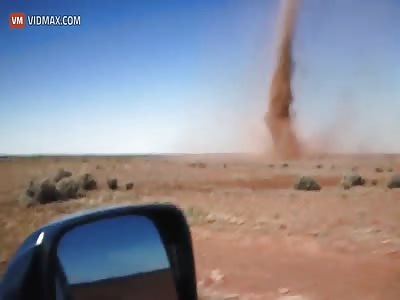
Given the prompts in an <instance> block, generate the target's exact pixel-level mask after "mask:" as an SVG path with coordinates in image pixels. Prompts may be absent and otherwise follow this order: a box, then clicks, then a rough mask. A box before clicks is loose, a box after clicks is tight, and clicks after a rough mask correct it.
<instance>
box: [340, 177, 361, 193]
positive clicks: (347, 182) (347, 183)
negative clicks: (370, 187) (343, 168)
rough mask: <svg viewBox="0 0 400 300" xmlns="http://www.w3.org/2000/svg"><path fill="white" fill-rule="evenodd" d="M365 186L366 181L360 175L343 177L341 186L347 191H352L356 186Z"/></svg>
mask: <svg viewBox="0 0 400 300" xmlns="http://www.w3.org/2000/svg"><path fill="white" fill-rule="evenodd" d="M364 184H365V179H364V178H363V177H361V176H360V175H357V174H354V175H346V176H343V178H342V182H341V185H342V187H343V188H344V189H345V190H348V189H351V188H352V187H354V186H362V185H364Z"/></svg>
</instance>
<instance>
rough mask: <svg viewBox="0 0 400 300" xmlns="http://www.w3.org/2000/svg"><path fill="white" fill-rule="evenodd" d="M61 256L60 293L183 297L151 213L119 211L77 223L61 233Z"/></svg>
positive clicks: (173, 299)
mask: <svg viewBox="0 0 400 300" xmlns="http://www.w3.org/2000/svg"><path fill="white" fill-rule="evenodd" d="M57 256H58V259H59V264H60V268H59V270H58V271H59V274H58V275H56V292H57V295H58V296H57V298H58V297H60V296H59V295H63V296H66V295H68V297H67V298H69V299H72V300H81V299H82V300H83V299H85V300H92V299H93V300H94V299H99V300H103V299H104V300H106V299H107V300H108V299H121V300H122V299H141V300H150V299H151V300H155V299H165V300H177V299H178V297H177V294H176V289H175V282H174V278H173V273H172V269H171V266H170V263H169V260H168V257H167V253H166V251H165V248H164V245H163V242H162V241H161V238H160V235H159V232H158V230H157V228H156V226H155V225H154V224H153V222H152V221H151V220H150V219H148V218H147V217H144V216H133V215H131V216H118V217H114V218H109V219H103V220H99V221H96V222H93V223H88V224H85V225H81V226H78V227H75V228H73V229H72V230H70V231H68V232H67V233H66V234H65V235H64V236H62V238H61V239H60V242H59V244H58V247H57ZM60 299H62V297H60Z"/></svg>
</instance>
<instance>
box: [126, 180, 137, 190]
mask: <svg viewBox="0 0 400 300" xmlns="http://www.w3.org/2000/svg"><path fill="white" fill-rule="evenodd" d="M134 186H135V184H134V183H133V182H128V183H127V184H125V188H126V190H127V191H129V190H131V189H133V187H134Z"/></svg>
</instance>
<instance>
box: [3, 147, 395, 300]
mask: <svg viewBox="0 0 400 300" xmlns="http://www.w3.org/2000/svg"><path fill="white" fill-rule="evenodd" d="M59 168H65V169H67V170H70V171H71V172H73V173H84V172H89V173H91V174H93V175H94V176H95V178H96V179H97V181H98V189H97V190H94V191H90V192H88V193H87V194H86V196H85V197H83V198H80V199H77V200H70V201H65V202H60V203H51V204H46V205H37V206H34V207H23V206H21V205H20V203H19V202H18V201H17V199H18V196H19V195H20V194H21V193H23V191H24V189H25V188H26V186H27V184H28V183H29V181H30V180H31V179H32V178H37V177H43V176H48V175H49V174H51V173H52V172H54V171H55V170H57V169H59ZM354 172H356V173H358V174H360V175H362V176H363V177H364V178H365V179H366V183H365V185H364V186H357V187H353V188H351V189H348V190H345V189H343V188H342V187H341V186H340V181H341V178H342V176H343V175H346V174H349V173H354ZM396 173H400V155H335V156H333V155H326V156H319V157H314V158H310V159H304V160H298V161H276V160H271V159H268V158H266V157H263V156H260V155H250V154H249V155H244V154H243V155H233V154H232V155H226V154H225V155H222V154H221V155H219V154H218V155H217V154H216V155H171V156H161V155H160V156H130V157H128V156H120V157H30V158H21V157H20V158H12V157H8V158H7V157H4V158H2V159H0V178H1V180H0V205H1V208H0V236H1V244H0V246H1V247H0V262H1V271H4V268H5V266H6V264H7V261H8V260H9V258H10V257H11V255H12V254H13V252H14V251H15V250H16V248H17V247H18V245H19V244H20V243H21V242H22V241H23V239H24V238H25V237H26V236H27V235H28V234H29V233H30V232H31V231H32V230H34V229H35V228H37V227H38V226H40V225H43V224H45V223H47V222H48V221H50V220H53V219H55V218H57V217H60V216H63V215H65V214H68V213H71V212H75V211H78V210H82V209H85V208H91V207H99V206H107V205H114V204H119V203H132V204H139V203H149V202H150V203H151V202H172V203H174V204H176V205H178V206H179V207H181V208H182V209H183V210H184V211H185V213H186V215H187V218H188V220H189V223H190V225H191V231H192V238H193V243H194V252H195V259H196V268H197V280H198V285H199V293H200V295H201V299H271V300H272V299H288V300H289V299H291V300H296V299H297V300H300V299H303V300H304V299H307V300H329V299H340V300H358V299H360V300H361V299H363V300H365V299H368V300H374V299H376V300H380V299H385V300H390V299H393V300H395V299H396V300H397V299H400V226H399V225H400V223H399V217H400V189H388V188H387V186H386V183H387V180H388V179H389V178H390V177H391V176H393V175H394V174H396ZM305 175H306V176H312V177H313V178H315V179H316V180H317V181H318V182H319V183H320V185H321V187H322V189H321V190H320V191H299V190H295V189H294V188H293V186H294V182H295V181H296V179H297V178H298V177H299V176H305ZM109 177H115V178H117V179H118V181H119V183H120V185H121V186H122V187H121V188H119V189H118V190H115V191H112V190H110V189H109V188H108V187H107V184H106V182H107V178H109ZM372 181H376V182H375V184H372V183H371V182H372ZM126 182H134V188H133V189H131V190H125V189H124V187H123V185H124V184H125V183H126Z"/></svg>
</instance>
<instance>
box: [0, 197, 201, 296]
mask: <svg viewBox="0 0 400 300" xmlns="http://www.w3.org/2000/svg"><path fill="white" fill-rule="evenodd" d="M123 216H143V217H146V218H148V219H149V220H151V221H152V223H153V224H154V226H155V227H156V229H157V231H158V233H159V236H160V238H161V241H162V243H163V245H164V248H165V251H166V254H167V257H168V260H169V263H170V266H171V270H172V274H173V278H174V282H175V287H176V294H177V298H178V299H179V300H196V299H197V288H196V275H195V274H196V273H195V263H194V257H193V248H192V240H191V234H190V230H189V226H188V224H187V222H186V218H185V216H184V214H183V213H182V211H181V210H180V209H178V208H177V207H176V206H174V205H172V204H151V205H142V206H117V207H111V208H106V209H104V208H103V209H96V210H89V211H84V212H81V213H78V214H73V215H70V216H67V217H66V218H63V219H60V220H57V221H55V222H52V223H50V224H48V225H46V226H44V227H42V228H40V229H38V230H36V231H35V232H34V233H32V234H31V235H30V236H29V237H28V238H27V239H26V240H25V241H24V243H23V244H22V245H21V247H20V248H19V250H18V251H17V253H16V254H15V256H14V257H13V259H12V260H11V261H10V263H9V265H8V268H7V270H6V273H5V275H4V278H3V283H2V289H3V298H1V299H7V300H8V299H13V300H18V299H43V300H53V299H56V289H55V286H56V284H55V275H54V274H55V273H56V272H57V270H58V268H59V260H58V257H57V246H58V244H59V242H60V240H61V239H62V237H63V236H64V235H65V234H66V233H68V232H70V231H71V230H73V229H75V228H78V227H79V226H83V225H87V224H90V223H94V222H97V221H101V220H105V219H110V218H116V217H123ZM77 255H79V245H77ZM154 288H155V289H157V287H156V286H154ZM131 296H132V297H134V293H133V294H132V295H131Z"/></svg>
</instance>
